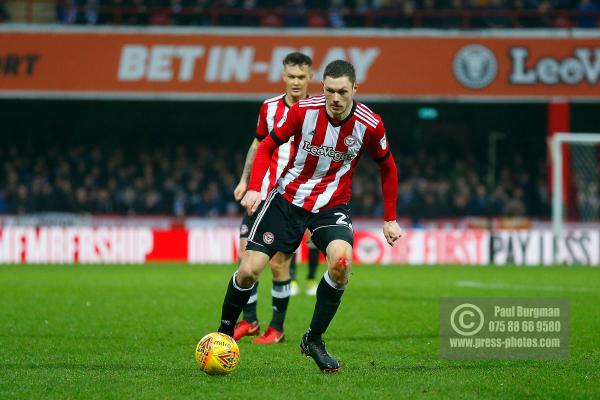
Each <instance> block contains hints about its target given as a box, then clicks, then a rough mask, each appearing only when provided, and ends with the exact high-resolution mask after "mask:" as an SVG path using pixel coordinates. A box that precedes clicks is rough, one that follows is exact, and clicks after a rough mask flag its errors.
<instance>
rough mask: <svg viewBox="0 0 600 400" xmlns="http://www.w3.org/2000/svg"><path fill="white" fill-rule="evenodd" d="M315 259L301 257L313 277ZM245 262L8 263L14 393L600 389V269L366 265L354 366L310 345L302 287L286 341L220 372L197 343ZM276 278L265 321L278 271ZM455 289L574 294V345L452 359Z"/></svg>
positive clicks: (585, 394) (457, 394) (418, 394)
mask: <svg viewBox="0 0 600 400" xmlns="http://www.w3.org/2000/svg"><path fill="white" fill-rule="evenodd" d="M322 269H323V266H321V270H322ZM305 271H306V269H305V266H303V265H301V266H299V275H300V277H303V276H304V275H305V273H306V272H305ZM232 272H233V267H231V266H187V265H146V266H1V267H0V399H11V398H22V399H48V398H60V399H75V398H80V399H93V398H98V399H134V398H135V399H138V398H139V399H146V398H147V399H179V398H194V399H224V398H227V399H253V400H261V399H286V400H291V399H311V400H315V399H354V398H357V399H372V400H374V399H386V398H389V399H398V398H411V399H412V398H460V399H463V398H472V399H480V398H511V399H525V398H527V399H532V398H540V399H551V398H556V399H563V398H564V399H575V398H582V399H583V398H600V269H599V268H584V267H552V268H547V267H533V268H532V267H380V266H374V267H366V266H357V267H355V268H354V272H353V276H352V278H351V282H350V285H349V287H348V289H347V291H346V294H345V296H344V299H343V302H342V306H341V307H340V310H339V312H338V315H337V316H336V318H335V319H334V321H333V324H332V326H331V327H330V329H329V331H328V332H327V334H326V336H325V340H326V343H327V345H328V349H329V350H330V351H331V352H332V354H334V355H335V356H337V357H339V358H340V360H341V362H342V367H343V370H342V371H341V372H340V373H338V374H332V375H325V374H321V373H320V372H319V370H318V369H317V367H316V365H315V364H314V363H313V361H312V360H310V359H307V358H305V357H303V356H301V354H300V351H299V348H298V343H299V339H300V336H301V334H302V333H303V332H304V330H305V329H306V328H307V326H308V324H309V321H310V317H311V315H312V310H313V307H314V298H311V297H307V296H305V295H300V296H297V297H293V298H292V299H291V302H290V307H289V310H288V318H287V325H286V333H287V341H286V342H285V343H283V344H281V345H275V346H263V347H259V346H255V345H252V344H251V343H250V341H249V340H248V338H244V339H242V340H241V341H240V343H239V345H240V350H241V360H240V364H239V366H238V368H237V370H236V371H234V372H233V373H232V374H230V375H228V376H225V377H210V376H207V375H205V374H203V373H202V372H201V371H200V370H199V369H198V368H197V366H196V363H195V360H194V348H195V345H196V343H197V341H198V340H199V339H200V337H202V336H203V335H205V334H206V333H209V332H211V331H214V330H215V329H216V328H217V325H218V321H219V315H220V308H221V302H222V299H223V294H224V292H225V288H226V283H227V279H228V278H229V277H230V276H231V274H232ZM262 278H263V279H262V281H263V284H262V285H261V286H260V292H259V317H261V318H262V320H261V322H262V325H263V327H264V326H265V325H267V324H268V321H269V319H270V314H271V311H270V301H271V300H270V287H271V285H270V282H269V280H270V273H269V272H268V271H265V272H264V273H263V276H262ZM464 281H469V282H472V283H471V286H468V285H467V286H465V285H461V284H460V282H464ZM473 282H475V283H473ZM302 283H303V282H302V281H301V284H302ZM447 296H450V297H453V296H465V297H466V296H514V297H526V296H537V297H568V298H570V299H571V313H572V317H571V323H572V325H571V332H572V341H571V358H570V359H569V360H567V361H494V360H486V361H445V360H440V359H439V349H438V344H439V342H438V299H439V298H440V297H447Z"/></svg>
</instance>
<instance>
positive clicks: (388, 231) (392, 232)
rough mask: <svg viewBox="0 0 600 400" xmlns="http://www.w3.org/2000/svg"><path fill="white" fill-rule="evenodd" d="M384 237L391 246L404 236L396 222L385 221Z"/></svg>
mask: <svg viewBox="0 0 600 400" xmlns="http://www.w3.org/2000/svg"><path fill="white" fill-rule="evenodd" d="M383 236H385V240H387V242H388V244H389V245H390V246H393V245H394V242H395V241H396V240H398V239H399V238H400V237H401V236H402V232H401V230H400V225H398V222H396V221H385V222H384V223H383Z"/></svg>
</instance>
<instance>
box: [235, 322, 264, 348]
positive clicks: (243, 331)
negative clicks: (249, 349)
mask: <svg viewBox="0 0 600 400" xmlns="http://www.w3.org/2000/svg"><path fill="white" fill-rule="evenodd" d="M259 333H260V326H258V324H253V323H252V322H248V321H246V320H245V319H243V320H241V321H240V322H238V323H237V324H236V325H235V331H234V332H233V340H235V341H236V342H237V341H238V340H240V339H241V338H243V337H244V336H256V335H258V334H259Z"/></svg>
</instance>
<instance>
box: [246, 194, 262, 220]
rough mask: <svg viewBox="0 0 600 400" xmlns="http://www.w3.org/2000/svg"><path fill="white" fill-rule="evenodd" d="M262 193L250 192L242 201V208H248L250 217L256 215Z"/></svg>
mask: <svg viewBox="0 0 600 400" xmlns="http://www.w3.org/2000/svg"><path fill="white" fill-rule="evenodd" d="M260 201H261V200H260V192H257V191H255V190H248V191H247V192H246V194H245V195H244V198H243V199H242V203H241V204H242V207H245V208H246V211H247V212H248V215H252V214H254V212H255V211H256V209H257V208H258V206H259V205H260Z"/></svg>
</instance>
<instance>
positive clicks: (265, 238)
mask: <svg viewBox="0 0 600 400" xmlns="http://www.w3.org/2000/svg"><path fill="white" fill-rule="evenodd" d="M273 240H275V235H273V234H272V233H271V232H265V233H263V242H265V243H266V244H271V243H273Z"/></svg>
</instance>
